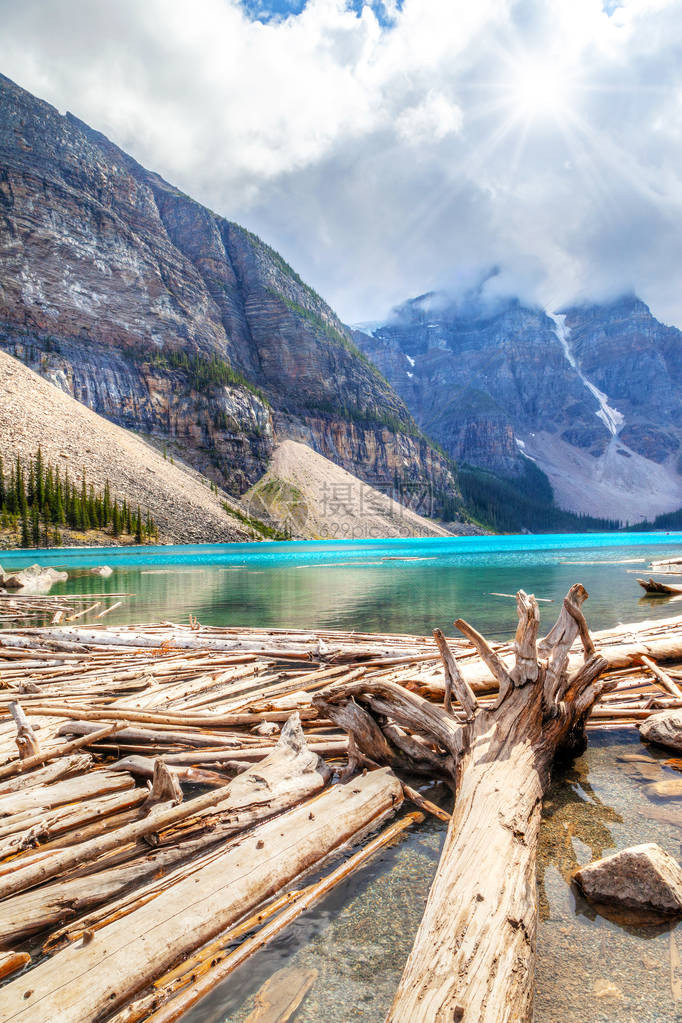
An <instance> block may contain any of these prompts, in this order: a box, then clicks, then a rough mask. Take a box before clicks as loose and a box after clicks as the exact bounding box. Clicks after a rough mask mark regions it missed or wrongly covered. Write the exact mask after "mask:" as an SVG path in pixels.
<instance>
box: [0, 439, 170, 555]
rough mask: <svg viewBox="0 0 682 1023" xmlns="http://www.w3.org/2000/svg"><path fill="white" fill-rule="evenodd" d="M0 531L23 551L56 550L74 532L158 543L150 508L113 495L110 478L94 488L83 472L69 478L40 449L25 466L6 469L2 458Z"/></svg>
mask: <svg viewBox="0 0 682 1023" xmlns="http://www.w3.org/2000/svg"><path fill="white" fill-rule="evenodd" d="M0 531H2V533H7V534H9V535H10V536H14V537H16V542H17V543H19V545H20V546H21V547H59V546H61V545H62V544H63V543H64V542H65V539H68V538H69V537H70V536H71V534H72V533H79V534H86V536H87V534H92V532H93V531H99V532H104V533H109V534H110V535H111V536H112V537H113V538H114V539H118V538H125V539H126V541H127V542H131V543H138V544H144V543H150V542H152V541H155V540H157V539H158V530H157V527H156V523H155V522H154V519H153V518H152V517H151V515H150V513H149V511H148V510H147V511H146V512H144V513H143V512H142V510H141V508H140V506H139V505H137V506H136V507H133V506H132V505H131V504H130V503H129V502H128V501H126V499H125V498H123V499H122V500H120V501H119V499H118V498H117V497H116V496H112V493H111V488H110V486H109V481H108V480H107V481H106V483H105V484H104V488H103V489H101V490H96V489H95V487H94V485H93V484H92V483H90V482H89V481H88V479H87V476H86V472H85V468H83V469H82V470H81V473H80V475H79V476H78V477H77V478H72V477H70V476H69V471H68V469H64V470H62V469H61V468H60V467H59V466H57V467H55V466H53V465H52V464H51V463H50V462H47V463H46V462H45V460H44V458H43V454H42V451H41V449H40V448H38V450H37V451H36V453H35V454H34V455H33V456H32V457H30V458H29V460H28V462H27V463H26V462H22V461H21V459H20V458H19V457H17V458H16V459H15V460H13V461H12V462H11V463H10V464H9V465H6V464H5V463H4V461H3V458H2V455H0ZM65 534H66V536H65Z"/></svg>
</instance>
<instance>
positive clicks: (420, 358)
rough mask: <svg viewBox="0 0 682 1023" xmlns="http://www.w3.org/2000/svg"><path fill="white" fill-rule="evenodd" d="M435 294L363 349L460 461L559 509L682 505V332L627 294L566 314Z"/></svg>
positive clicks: (398, 315) (629, 512)
mask: <svg viewBox="0 0 682 1023" xmlns="http://www.w3.org/2000/svg"><path fill="white" fill-rule="evenodd" d="M486 283H487V281H484V282H482V284H481V285H479V286H478V287H477V288H474V289H472V290H471V291H470V292H469V293H467V294H465V295H464V296H460V297H458V298H456V299H455V298H453V297H451V296H449V295H447V294H444V293H431V294H428V295H422V296H420V297H419V298H416V299H413V300H411V301H408V302H406V303H404V304H403V305H401V306H400V307H398V308H397V309H395V310H394V312H393V314H392V316H391V318H390V320H389V322H388V323H386V324H385V325H383V326H379V327H377V328H375V329H374V331H373V333H372V334H371V335H369V334H366V333H363V332H360V331H356V332H355V334H354V337H355V340H356V342H357V343H358V344H359V345H360V346H361V347H362V348H363V350H364V351H365V352H366V353H367V355H369V357H370V358H371V359H372V360H373V361H374V362H375V363H376V364H377V366H378V367H379V368H380V369H381V371H382V373H383V374H384V375H385V376H386V378H387V379H388V380H389V381H390V383H391V384H392V385H393V387H394V388H395V390H396V391H397V392H398V394H399V395H400V396H401V397H402V398H403V399H404V401H405V403H406V404H407V406H408V408H409V409H410V411H411V412H412V414H413V415H414V417H415V419H416V421H417V423H418V425H419V426H420V427H421V428H422V429H423V430H424V431H426V432H427V433H428V434H429V435H430V436H432V437H433V438H434V439H435V440H436V441H438V442H439V443H440V444H441V445H442V447H443V448H444V449H445V451H446V452H447V453H448V454H449V455H450V456H451V457H453V458H454V459H456V460H457V461H458V462H460V463H468V464H471V465H473V466H478V467H480V468H482V469H485V470H490V471H492V472H493V473H495V474H498V475H501V476H503V477H505V478H510V479H512V480H513V479H517V480H519V481H520V486H521V487H522V488H523V487H525V486H526V480H527V469H528V459H532V460H533V462H534V463H535V464H536V466H538V467H539V468H540V469H542V470H543V471H544V472H545V473H546V474H547V476H548V477H549V480H550V482H551V484H552V487H553V490H554V494H555V498H556V501H557V503H558V504H559V505H560V506H561V507H562V508H566V509H570V510H572V511H575V512H579V513H586V514H590V515H596V516H605V517H609V518H613V519H619V520H621V521H630V522H635V521H640V520H642V519H644V518H645V517H647V518H652V517H654V516H656V515H658V514H660V513H662V512H666V511H670V510H672V509H675V508H679V507H681V506H682V477H681V476H680V468H681V467H682V458H681V457H680V453H681V452H682V447H681V445H682V390H681V389H680V383H681V382H682V333H681V332H680V331H679V330H677V329H675V328H673V327H666V326H664V325H663V324H662V323H660V322H659V321H658V320H656V319H655V317H654V316H653V315H652V313H651V311H650V310H649V309H648V307H647V306H646V305H645V304H644V303H643V302H641V301H640V300H639V299H637V298H636V297H634V296H631V295H627V296H624V297H622V298H620V299H619V300H617V301H613V302H611V303H609V304H603V305H590V306H587V305H586V306H581V307H575V308H569V309H564V310H562V311H560V312H559V313H556V314H550V313H548V312H547V311H545V310H543V309H541V308H537V307H531V306H527V305H524V304H523V303H522V302H521V301H520V300H519V299H518V298H516V297H496V298H489V297H486V287H485V285H486Z"/></svg>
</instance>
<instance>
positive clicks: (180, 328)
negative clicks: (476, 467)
mask: <svg viewBox="0 0 682 1023" xmlns="http://www.w3.org/2000/svg"><path fill="white" fill-rule="evenodd" d="M0 165H1V167H2V170H1V171H0V217H1V218H2V220H1V221H0V222H1V224H2V228H1V234H2V243H1V248H0V267H1V274H0V344H2V345H3V346H4V348H5V350H6V351H8V352H9V353H10V354H13V355H15V356H16V357H17V358H21V359H23V360H24V361H26V362H27V363H28V364H29V365H30V366H32V367H33V368H36V369H38V370H39V371H40V372H41V373H42V374H43V375H44V376H46V377H48V378H49V379H51V380H52V381H53V382H55V383H57V384H58V385H59V386H61V387H62V388H63V389H64V390H66V391H67V392H68V393H70V394H72V395H73V396H74V397H76V398H77V399H78V400H79V401H82V402H84V403H86V404H87V405H89V407H90V408H92V409H94V410H95V411H97V412H99V413H100V414H102V415H105V416H107V417H108V418H110V419H113V420H114V421H116V422H117V423H120V424H121V425H124V426H126V427H129V428H132V429H135V430H138V431H142V432H146V433H153V434H154V435H155V436H157V437H161V438H165V439H166V440H167V441H168V442H169V443H172V444H174V445H175V446H176V447H177V448H178V449H180V450H181V451H182V453H183V454H184V456H185V457H186V458H187V459H188V461H190V462H191V463H192V464H193V465H194V466H196V467H197V468H199V469H201V470H202V471H203V472H205V473H207V474H209V475H212V476H213V477H214V478H215V479H217V480H219V481H220V482H221V483H223V484H224V485H227V486H228V487H229V489H230V490H231V491H232V492H233V493H241V492H243V491H244V490H246V489H247V488H248V487H249V486H250V485H251V484H252V483H253V482H255V480H256V479H258V478H259V476H261V475H262V473H263V472H264V471H265V468H266V465H267V460H268V457H269V456H270V454H271V452H272V450H273V448H274V444H275V442H276V440H277V439H282V436H287V435H291V436H293V435H296V436H301V435H305V437H306V442H307V443H309V444H311V445H312V446H313V447H315V448H317V449H318V450H320V451H322V452H323V453H324V454H326V455H328V456H329V457H331V458H335V457H336V452H339V456H338V457H339V458H340V459H341V461H342V463H343V464H344V465H346V466H347V467H349V466H350V467H352V471H353V472H354V473H356V474H357V475H359V476H362V477H364V478H365V479H367V480H369V481H370V482H375V483H376V482H383V480H382V473H384V472H385V471H390V470H391V469H392V468H396V469H399V470H400V471H402V472H404V474H405V478H406V479H409V480H418V481H420V483H421V484H422V485H423V486H428V487H432V488H435V489H438V490H439V491H441V490H442V491H443V492H449V493H453V492H454V491H455V487H456V485H455V481H454V478H453V476H452V473H451V471H450V468H449V466H448V464H447V461H446V460H445V459H443V458H442V457H441V456H440V455H438V453H437V452H435V451H433V450H432V449H431V448H430V447H429V445H428V444H427V443H421V442H419V440H418V439H416V435H417V433H418V431H417V430H416V428H415V426H414V423H413V421H412V419H411V417H410V415H409V413H408V412H407V409H406V408H405V406H404V404H403V402H402V401H401V400H400V398H398V396H397V395H396V394H395V392H394V391H393V390H392V388H391V387H390V386H389V385H388V384H387V382H386V381H385V380H384V379H383V378H382V377H381V375H380V374H379V373H378V371H377V370H376V369H375V368H374V367H373V366H372V365H371V364H370V363H368V361H367V360H366V359H365V358H364V357H363V356H361V355H360V353H359V352H358V351H357V349H356V348H355V346H354V344H353V341H352V338H351V335H350V332H349V331H348V330H347V328H346V327H344V326H343V324H342V323H341V322H340V321H339V320H338V318H337V317H336V315H335V314H334V312H333V311H332V310H331V309H330V308H329V306H327V305H326V303H324V302H323V301H322V299H321V298H320V297H319V296H318V295H317V294H316V293H315V292H314V291H312V289H310V288H308V287H307V286H306V285H305V284H304V283H303V282H302V281H301V279H300V278H299V277H298V275H297V274H296V273H295V272H294V271H293V270H292V269H291V268H290V267H289V266H288V265H287V264H286V263H285V261H284V260H283V259H282V258H281V256H279V255H278V254H277V253H276V252H274V251H273V250H272V249H270V248H269V247H268V246H267V245H265V244H264V243H263V242H262V241H260V239H258V238H256V237H255V236H254V235H252V234H250V233H249V232H248V231H246V230H244V229H243V228H241V227H239V226H238V225H236V224H233V223H231V222H229V221H227V220H225V219H223V218H222V217H219V216H216V215H215V214H214V213H212V212H211V211H210V210H207V209H205V208H204V207H202V206H200V205H199V204H198V203H196V202H194V201H193V200H191V199H190V198H189V197H188V196H186V195H184V194H183V193H182V192H180V191H179V190H178V189H176V188H174V187H173V186H171V185H169V184H168V183H167V182H165V181H163V180H162V179H161V178H160V177H159V176H158V175H156V174H153V173H151V172H149V171H147V170H145V169H144V168H143V167H141V166H140V165H139V164H137V163H136V162H135V161H134V160H133V159H132V158H131V157H129V156H128V155H127V154H126V153H124V152H122V151H121V150H120V149H118V148H117V147H116V146H114V145H113V144H112V143H111V142H109V141H108V140H107V139H106V138H105V137H104V136H103V135H101V134H99V133H98V132H96V131H93V130H92V129H91V128H89V127H88V126H87V125H85V124H83V123H82V122H81V121H79V120H78V119H77V118H75V117H73V116H72V115H70V114H67V115H66V117H62V116H60V114H59V113H58V112H57V111H56V110H55V109H54V108H53V107H51V106H50V105H49V104H47V103H44V102H42V101H40V100H37V99H36V98H35V97H33V96H31V95H30V94H29V93H27V92H25V91H24V90H22V89H20V88H18V87H17V86H16V85H14V84H13V83H12V82H10V81H9V80H8V79H6V78H2V77H0ZM183 354H184V355H185V356H186V359H185V360H184V362H183V359H182V358H181V356H182V355H183ZM246 381H248V383H249V386H247V384H246ZM287 431H288V432H287Z"/></svg>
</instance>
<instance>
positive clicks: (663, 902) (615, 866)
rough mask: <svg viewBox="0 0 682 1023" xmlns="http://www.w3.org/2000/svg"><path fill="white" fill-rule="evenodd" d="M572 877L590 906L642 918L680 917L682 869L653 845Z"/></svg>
mask: <svg viewBox="0 0 682 1023" xmlns="http://www.w3.org/2000/svg"><path fill="white" fill-rule="evenodd" d="M574 876H575V879H576V881H577V882H578V884H579V885H580V887H581V889H582V891H583V893H584V895H585V897H586V898H587V899H589V900H590V901H591V902H595V903H598V904H599V903H601V904H602V905H607V906H609V905H610V906H618V907H622V908H623V909H627V910H635V911H637V912H641V913H643V914H650V913H655V914H660V915H661V916H666V917H675V916H682V869H680V866H679V864H678V863H677V861H676V860H674V859H673V858H672V856H670V855H669V854H668V853H667V852H665V850H663V849H661V847H660V846H659V845H656V844H655V843H653V842H652V843H647V844H645V845H634V846H632V847H631V848H629V849H622V850H621V851H620V852H617V853H614V855H613V856H606V857H605V858H604V859H601V860H596V861H595V862H594V863H590V864H588V866H586V867H581V869H580V870H577V871H576V873H575V875H574Z"/></svg>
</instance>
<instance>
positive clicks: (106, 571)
mask: <svg viewBox="0 0 682 1023" xmlns="http://www.w3.org/2000/svg"><path fill="white" fill-rule="evenodd" d="M113 572H114V570H113V568H111V567H110V566H109V565H95V567H94V568H91V569H90V575H98V576H100V577H101V578H102V579H108V578H109V576H110V575H113Z"/></svg>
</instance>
